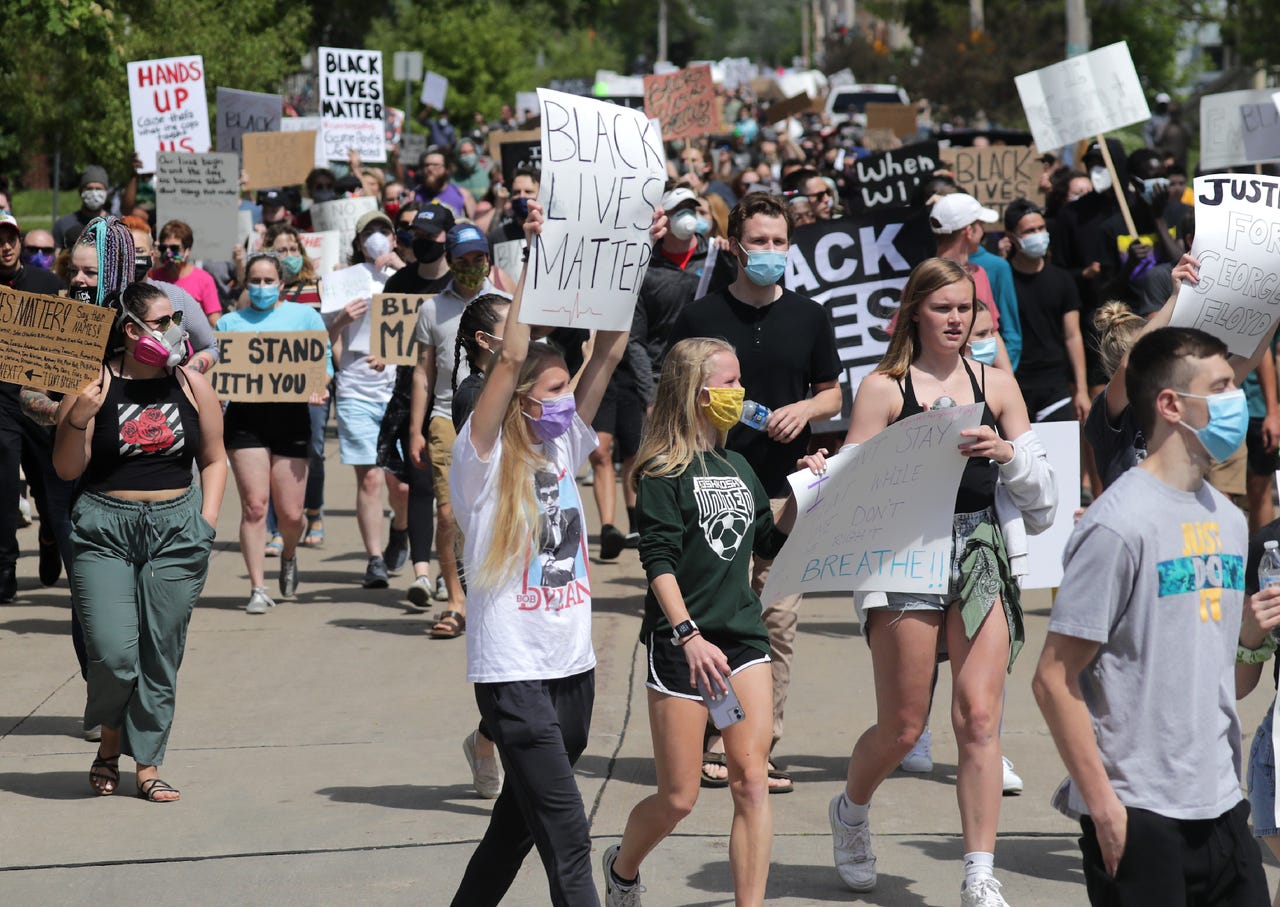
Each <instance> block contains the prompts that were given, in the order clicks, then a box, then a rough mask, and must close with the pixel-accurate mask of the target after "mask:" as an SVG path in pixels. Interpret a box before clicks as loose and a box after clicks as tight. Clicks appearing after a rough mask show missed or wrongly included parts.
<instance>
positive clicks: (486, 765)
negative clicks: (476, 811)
mask: <svg viewBox="0 0 1280 907" xmlns="http://www.w3.org/2000/svg"><path fill="white" fill-rule="evenodd" d="M479 737H480V731H479V730H478V729H477V730H474V731H472V732H471V733H470V734H468V735H467V736H466V737H465V738H463V741H462V754H463V755H464V756H466V757H467V765H468V766H470V767H471V784H472V786H473V787H475V789H476V793H477V794H479V795H480V796H482V797H484V798H485V799H486V800H496V799H498V794H500V793H502V761H501V760H500V759H498V754H497V752H495V753H494V754H493V755H492V756H484V757H477V756H476V741H477V740H478V739H479Z"/></svg>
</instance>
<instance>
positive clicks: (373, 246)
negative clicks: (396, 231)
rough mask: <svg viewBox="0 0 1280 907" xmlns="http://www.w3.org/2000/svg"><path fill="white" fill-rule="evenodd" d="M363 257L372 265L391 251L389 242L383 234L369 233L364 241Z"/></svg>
mask: <svg viewBox="0 0 1280 907" xmlns="http://www.w3.org/2000/svg"><path fill="white" fill-rule="evenodd" d="M363 248H364V257H365V258H367V259H368V260H369V262H370V264H372V263H373V262H375V261H377V260H378V259H379V258H381V257H382V256H384V255H386V254H387V253H388V252H390V251H391V240H390V239H388V238H387V235H386V234H385V233H370V234H369V236H368V237H367V238H366V239H365V241H364V247H363Z"/></svg>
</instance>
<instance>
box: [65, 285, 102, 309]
mask: <svg viewBox="0 0 1280 907" xmlns="http://www.w3.org/2000/svg"><path fill="white" fill-rule="evenodd" d="M71 298H72V299H74V300H76V301H77V302H87V303H89V304H90V305H92V304H93V303H94V302H96V301H97V298H98V288H97V287H76V288H75V289H73V290H72V291H71Z"/></svg>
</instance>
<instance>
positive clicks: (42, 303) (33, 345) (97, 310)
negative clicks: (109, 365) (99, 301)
mask: <svg viewBox="0 0 1280 907" xmlns="http://www.w3.org/2000/svg"><path fill="white" fill-rule="evenodd" d="M113 320H114V318H113V312H112V310H111V309H108V308H105V307H103V306H96V305H90V304H88V303H85V302H77V301H76V300H74V299H67V298H65V297H62V296H42V295H40V294H38V293H23V292H21V291H19V290H11V289H9V288H8V287H0V381H7V382H9V383H10V384H24V385H28V386H30V387H34V388H38V389H39V390H46V391H58V392H60V393H64V394H78V393H80V392H81V391H82V390H84V389H85V388H86V387H88V386H89V385H90V384H92V383H93V382H94V381H97V380H98V377H99V376H100V375H101V374H102V357H103V355H104V353H105V352H106V349H107V338H108V337H109V336H110V334H111V322H112V321H113Z"/></svg>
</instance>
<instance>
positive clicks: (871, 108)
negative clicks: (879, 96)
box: [867, 102, 920, 139]
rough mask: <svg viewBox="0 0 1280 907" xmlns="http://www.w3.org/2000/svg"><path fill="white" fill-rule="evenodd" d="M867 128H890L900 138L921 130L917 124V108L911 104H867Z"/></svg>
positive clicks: (908, 136)
mask: <svg viewBox="0 0 1280 907" xmlns="http://www.w3.org/2000/svg"><path fill="white" fill-rule="evenodd" d="M867 128H868V129H888V130H889V131H890V132H892V133H893V134H894V135H896V136H897V137H898V138H900V139H906V138H910V137H911V136H913V135H915V134H916V133H917V132H919V131H920V127H918V126H917V125H916V109H915V108H914V107H912V106H911V105H910V104H877V103H875V102H871V103H869V104H867Z"/></svg>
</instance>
